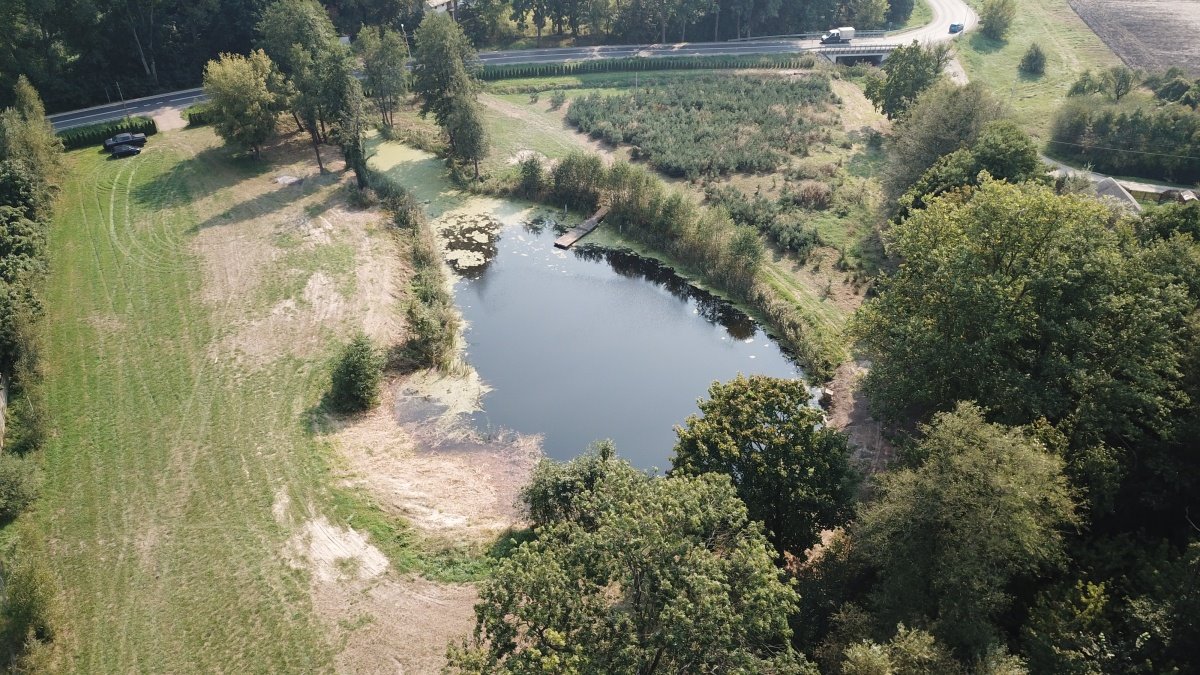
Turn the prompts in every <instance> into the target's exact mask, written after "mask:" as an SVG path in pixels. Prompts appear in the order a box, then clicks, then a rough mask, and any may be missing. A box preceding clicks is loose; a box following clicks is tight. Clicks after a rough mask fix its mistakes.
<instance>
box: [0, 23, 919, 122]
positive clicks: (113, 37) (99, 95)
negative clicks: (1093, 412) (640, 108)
mask: <svg viewBox="0 0 1200 675" xmlns="http://www.w3.org/2000/svg"><path fill="white" fill-rule="evenodd" d="M322 4H323V6H324V8H325V9H326V11H327V12H328V15H329V17H330V19H331V21H332V24H333V27H334V28H335V30H336V31H337V32H338V34H341V35H349V36H352V37H353V36H357V35H358V32H359V30H361V28H362V27H363V26H364V25H371V26H386V27H389V28H391V29H393V30H396V31H399V32H403V33H405V34H407V35H408V37H409V38H411V37H412V33H413V32H414V31H415V29H416V27H417V25H418V24H419V23H420V22H421V18H422V17H423V15H424V13H425V4H424V2H422V1H421V0H328V1H327V2H324V3H322ZM459 4H460V5H461V6H459V9H458V16H457V18H458V20H459V22H460V24H461V25H462V26H463V28H464V30H465V32H466V35H467V36H468V37H469V38H470V39H471V40H472V42H473V43H474V44H475V45H476V46H477V47H488V48H502V47H505V46H507V45H508V44H510V43H512V42H513V41H514V40H517V39H519V38H520V37H521V36H522V35H523V34H525V33H526V32H527V31H534V32H536V33H537V34H538V35H541V34H542V33H546V34H549V33H554V34H557V35H563V34H566V33H569V34H571V35H573V36H586V39H587V41H588V42H589V43H593V44H594V43H605V42H611V43H614V44H628V43H639V42H653V41H659V40H662V41H666V40H668V39H669V40H683V39H691V40H699V39H703V40H725V39H729V38H733V37H737V36H750V35H763V34H781V33H795V32H801V31H819V30H825V29H827V28H829V27H830V26H832V25H838V24H845V23H847V22H851V23H853V25H856V26H859V27H862V28H869V27H883V26H885V25H899V24H903V23H904V21H906V20H907V18H908V15H909V14H910V13H911V11H912V0H893V2H892V3H891V4H890V5H889V3H888V2H887V1H886V0H819V1H816V2H803V3H788V2H781V1H780V0H720V1H719V2H718V1H713V0H653V1H651V0H630V1H628V2H616V1H614V0H586V1H585V0H473V1H472V2H465V1H464V2H461V3H459ZM269 5H270V2H269V0H213V1H211V2H204V3H163V2H160V1H159V0H96V1H95V2H87V3H86V6H85V5H81V4H80V3H79V2H78V1H77V0H4V1H3V2H2V3H0V33H2V34H3V35H4V36H5V39H4V43H3V46H2V47H0V92H2V93H0V105H10V104H11V103H12V99H11V98H10V97H11V92H12V87H13V85H14V84H15V81H16V80H15V78H16V76H17V75H18V74H21V73H24V74H25V75H26V76H27V77H28V78H29V80H30V82H31V83H32V84H33V85H34V86H35V87H36V88H37V89H38V91H39V92H40V93H41V96H42V99H43V100H44V101H45V102H46V106H47V109H48V110H49V111H50V112H56V111H60V110H70V109H75V108H82V107H86V106H89V105H96V104H101V103H110V102H117V101H119V100H121V99H122V98H124V99H131V98H136V97H140V96H146V95H149V94H154V93H160V92H165V91H174V90H178V89H187V88H192V87H197V86H199V85H200V79H201V75H202V72H203V69H204V64H205V63H206V62H208V61H209V60H211V59H215V58H217V56H218V55H220V54H223V53H233V54H246V53H249V52H250V51H251V49H253V48H255V47H260V46H262V45H261V41H260V38H259V36H258V35H257V33H256V26H257V24H258V22H259V21H260V20H261V19H262V17H263V13H264V12H265V10H266V9H267V7H268V6H269ZM538 42H540V40H539V41H538ZM530 46H533V45H530Z"/></svg>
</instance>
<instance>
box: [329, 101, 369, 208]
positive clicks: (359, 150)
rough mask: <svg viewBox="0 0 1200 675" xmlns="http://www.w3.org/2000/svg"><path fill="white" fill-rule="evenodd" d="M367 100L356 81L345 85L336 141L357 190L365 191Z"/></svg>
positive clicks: (367, 173)
mask: <svg viewBox="0 0 1200 675" xmlns="http://www.w3.org/2000/svg"><path fill="white" fill-rule="evenodd" d="M366 107H367V100H366V98H365V97H364V96H363V92H362V86H361V85H359V83H358V80H356V79H351V80H350V81H349V82H347V83H346V89H345V98H344V100H343V102H342V111H341V118H340V119H339V120H338V128H337V141H338V144H339V145H341V146H342V156H343V157H345V158H346V166H347V167H349V168H350V169H353V170H354V180H355V183H356V184H357V186H358V189H359V190H360V191H361V190H364V189H366V187H367V185H368V183H369V181H370V172H369V169H368V168H367V150H366V147H365V145H364V144H365V143H366V136H367V111H366Z"/></svg>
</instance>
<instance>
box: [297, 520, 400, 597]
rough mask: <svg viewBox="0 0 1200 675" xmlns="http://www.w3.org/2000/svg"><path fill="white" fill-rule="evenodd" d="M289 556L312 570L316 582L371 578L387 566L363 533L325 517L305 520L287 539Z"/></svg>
mask: <svg viewBox="0 0 1200 675" xmlns="http://www.w3.org/2000/svg"><path fill="white" fill-rule="evenodd" d="M288 549H289V551H290V553H291V556H290V557H289V559H290V560H291V561H292V563H293V564H295V565H297V566H299V567H301V568H303V569H307V570H309V571H311V572H312V573H313V576H314V578H315V579H316V581H317V582H320V583H328V582H332V581H337V580H339V579H372V578H375V577H377V576H379V575H381V574H383V573H384V571H386V570H387V568H388V559H387V557H386V556H384V555H383V553H381V552H380V550H379V549H377V548H375V547H374V546H372V545H371V544H370V542H368V541H367V537H366V536H365V535H363V534H362V533H360V532H358V531H356V530H352V529H350V528H348V527H341V526H339V525H334V524H333V523H330V522H329V521H328V520H326V518H325V517H324V516H321V517H319V518H314V519H312V520H309V521H308V522H306V523H304V526H303V527H302V528H301V529H300V531H299V532H297V533H296V534H295V535H293V536H292V538H291V539H290V540H288Z"/></svg>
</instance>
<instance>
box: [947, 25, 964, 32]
mask: <svg viewBox="0 0 1200 675" xmlns="http://www.w3.org/2000/svg"><path fill="white" fill-rule="evenodd" d="M963 27H964V26H963V25H962V24H961V23H952V24H950V33H951V34H954V33H961V32H963Z"/></svg>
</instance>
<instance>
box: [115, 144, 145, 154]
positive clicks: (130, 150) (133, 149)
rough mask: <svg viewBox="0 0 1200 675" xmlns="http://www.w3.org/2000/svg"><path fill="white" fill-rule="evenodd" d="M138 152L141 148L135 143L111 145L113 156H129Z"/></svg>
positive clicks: (139, 152) (140, 151) (140, 152)
mask: <svg viewBox="0 0 1200 675" xmlns="http://www.w3.org/2000/svg"><path fill="white" fill-rule="evenodd" d="M140 154H142V149H141V148H139V147H138V146H136V145H114V146H113V147H112V156H113V157H130V156H132V155H140Z"/></svg>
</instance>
